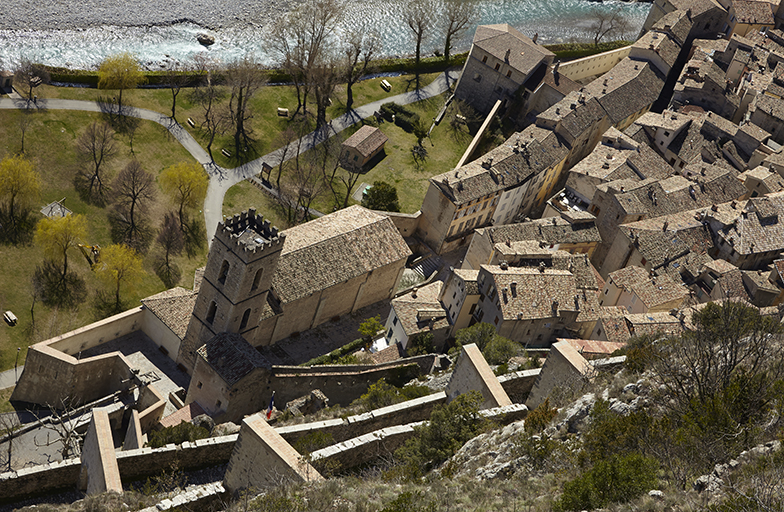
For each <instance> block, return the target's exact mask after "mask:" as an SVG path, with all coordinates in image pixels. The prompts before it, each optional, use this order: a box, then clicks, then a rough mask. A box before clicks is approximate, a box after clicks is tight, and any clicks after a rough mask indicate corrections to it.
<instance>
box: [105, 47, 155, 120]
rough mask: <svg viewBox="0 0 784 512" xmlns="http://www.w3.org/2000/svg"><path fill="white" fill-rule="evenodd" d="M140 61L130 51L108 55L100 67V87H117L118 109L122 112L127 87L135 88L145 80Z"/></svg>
mask: <svg viewBox="0 0 784 512" xmlns="http://www.w3.org/2000/svg"><path fill="white" fill-rule="evenodd" d="M145 80H146V79H145V77H144V73H142V68H141V66H140V65H139V61H138V60H137V59H136V57H134V56H133V55H132V54H130V53H128V52H123V53H119V54H117V55H112V56H109V57H106V58H105V59H104V60H103V62H101V65H100V66H99V67H98V88H99V89H117V90H118V91H119V93H118V96H117V111H118V113H120V114H121V113H122V110H123V102H122V95H123V91H124V90H125V89H135V88H136V87H138V86H140V85H141V84H143V83H144V81H145Z"/></svg>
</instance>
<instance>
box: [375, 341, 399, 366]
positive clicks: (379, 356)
mask: <svg viewBox="0 0 784 512" xmlns="http://www.w3.org/2000/svg"><path fill="white" fill-rule="evenodd" d="M404 357H406V354H405V351H404V350H403V347H401V346H400V343H394V344H392V345H390V346H388V347H387V348H385V349H383V350H379V351H378V352H376V353H375V354H370V359H371V360H372V361H373V364H381V363H391V362H392V361H397V360H398V359H403V358H404Z"/></svg>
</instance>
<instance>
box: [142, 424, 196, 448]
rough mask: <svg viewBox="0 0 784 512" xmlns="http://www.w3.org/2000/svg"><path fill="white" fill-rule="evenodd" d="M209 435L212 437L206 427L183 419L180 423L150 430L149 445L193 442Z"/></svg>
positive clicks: (156, 446)
mask: <svg viewBox="0 0 784 512" xmlns="http://www.w3.org/2000/svg"><path fill="white" fill-rule="evenodd" d="M208 437H210V433H209V431H208V430H207V429H206V428H202V427H197V426H196V425H194V424H192V423H188V422H187V421H182V422H180V424H179V425H175V426H173V427H166V428H164V429H162V430H158V431H152V432H150V435H149V442H148V443H147V445H148V446H150V447H151V448H160V447H162V446H166V445H167V444H182V443H184V442H185V441H188V442H191V443H192V442H194V441H196V440H197V439H206V438H208Z"/></svg>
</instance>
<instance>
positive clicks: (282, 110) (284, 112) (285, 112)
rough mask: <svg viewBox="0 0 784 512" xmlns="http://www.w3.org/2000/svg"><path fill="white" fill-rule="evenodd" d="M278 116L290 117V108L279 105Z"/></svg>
mask: <svg viewBox="0 0 784 512" xmlns="http://www.w3.org/2000/svg"><path fill="white" fill-rule="evenodd" d="M278 117H289V109H287V108H280V107H278Z"/></svg>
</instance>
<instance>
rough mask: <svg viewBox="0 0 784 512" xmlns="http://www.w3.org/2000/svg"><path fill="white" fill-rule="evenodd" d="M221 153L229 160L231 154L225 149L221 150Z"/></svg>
mask: <svg viewBox="0 0 784 512" xmlns="http://www.w3.org/2000/svg"><path fill="white" fill-rule="evenodd" d="M221 153H223V156H225V157H226V158H231V153H229V152H228V151H226V150H225V149H221Z"/></svg>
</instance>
